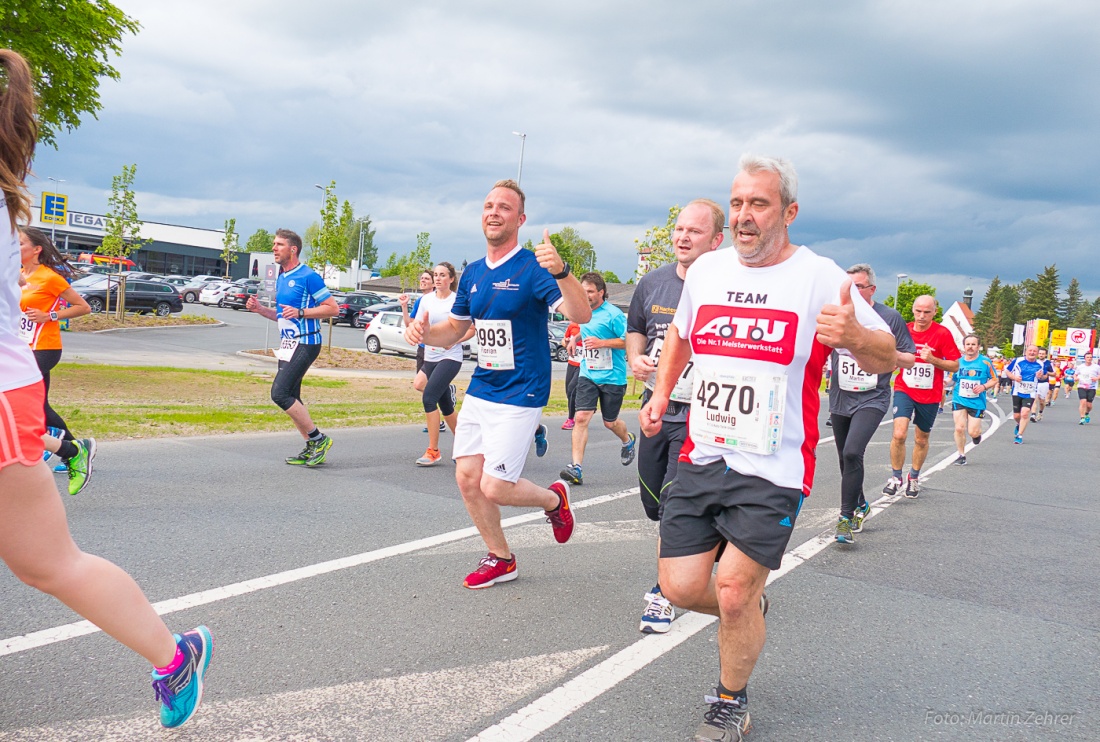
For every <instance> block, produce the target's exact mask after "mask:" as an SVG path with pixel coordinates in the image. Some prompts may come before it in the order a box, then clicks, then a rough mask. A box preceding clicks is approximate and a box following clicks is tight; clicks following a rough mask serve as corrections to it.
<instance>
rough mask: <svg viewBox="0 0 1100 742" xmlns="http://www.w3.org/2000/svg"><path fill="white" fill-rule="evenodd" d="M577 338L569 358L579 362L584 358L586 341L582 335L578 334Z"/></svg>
mask: <svg viewBox="0 0 1100 742" xmlns="http://www.w3.org/2000/svg"><path fill="white" fill-rule="evenodd" d="M576 338H577V342H575V343H573V352H572V353H570V354H569V360H570V361H572V362H573V363H577V364H579V363H580V362H581V361H582V360H584V342H583V341H582V340H581V336H580V335H577V336H576Z"/></svg>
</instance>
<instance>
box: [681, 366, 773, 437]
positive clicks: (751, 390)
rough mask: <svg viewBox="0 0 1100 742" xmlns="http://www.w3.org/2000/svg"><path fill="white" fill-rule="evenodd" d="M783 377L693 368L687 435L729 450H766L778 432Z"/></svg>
mask: <svg viewBox="0 0 1100 742" xmlns="http://www.w3.org/2000/svg"><path fill="white" fill-rule="evenodd" d="M786 393H787V377H786V375H783V374H745V373H738V372H719V371H714V370H710V369H700V368H698V367H697V368H696V369H695V382H694V385H693V392H692V400H691V436H692V438H695V439H696V440H697V441H698V442H699V443H703V444H706V445H711V446H719V447H722V448H728V449H730V450H731V451H741V452H743V453H756V454H763V455H769V454H773V453H775V452H776V451H777V450H779V441H780V439H781V438H782V437H783V409H784V405H785V399H786Z"/></svg>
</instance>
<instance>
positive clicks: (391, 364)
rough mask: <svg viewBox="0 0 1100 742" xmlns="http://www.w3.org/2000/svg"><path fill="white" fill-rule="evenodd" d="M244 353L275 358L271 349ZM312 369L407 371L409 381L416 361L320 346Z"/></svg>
mask: <svg viewBox="0 0 1100 742" xmlns="http://www.w3.org/2000/svg"><path fill="white" fill-rule="evenodd" d="M246 352H247V353H254V354H256V355H266V356H267V357H268V358H274V357H275V351H273V350H272V349H271V348H268V349H267V350H266V351H265V350H264V349H263V348H256V349H253V350H248V351H246ZM312 368H350V369H357V370H367V371H370V370H374V371H408V372H409V378H410V379H411V378H412V374H413V372H414V371H415V370H416V361H414V360H413V359H412V358H406V357H405V356H397V355H387V354H383V353H371V352H369V351H367V350H358V349H356V348H340V347H332V348H329V347H328V346H327V345H322V347H321V353H320V355H318V356H317V360H316V361H314V362H313V366H312Z"/></svg>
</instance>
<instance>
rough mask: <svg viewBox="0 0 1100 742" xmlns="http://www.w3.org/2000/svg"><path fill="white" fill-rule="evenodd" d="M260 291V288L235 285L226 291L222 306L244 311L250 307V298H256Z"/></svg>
mask: <svg viewBox="0 0 1100 742" xmlns="http://www.w3.org/2000/svg"><path fill="white" fill-rule="evenodd" d="M259 291H260V287H259V286H241V285H239V284H233V285H231V286H230V287H229V288H228V289H227V290H226V292H225V296H223V297H222V302H221V306H223V307H230V308H231V309H244V308H245V307H246V306H248V297H250V296H255V295H256V294H257V293H259Z"/></svg>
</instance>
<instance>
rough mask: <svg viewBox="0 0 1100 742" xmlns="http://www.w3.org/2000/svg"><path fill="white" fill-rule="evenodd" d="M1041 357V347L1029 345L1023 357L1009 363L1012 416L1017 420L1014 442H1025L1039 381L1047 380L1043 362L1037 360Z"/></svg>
mask: <svg viewBox="0 0 1100 742" xmlns="http://www.w3.org/2000/svg"><path fill="white" fill-rule="evenodd" d="M1038 357H1039V348H1038V347H1037V346H1034V345H1029V346H1027V349H1026V350H1024V357H1023V358H1013V359H1012V362H1011V363H1009V364H1008V378H1010V379H1012V382H1013V383H1012V418H1013V419H1014V420H1015V421H1016V433H1015V435H1016V437H1015V439H1014V440H1013V442H1014V443H1023V442H1024V431H1025V430H1027V423H1028V420H1029V419H1030V416H1031V407H1032V405H1034V404H1035V396H1036V394H1037V391H1036V390H1037V387H1038V385H1039V382H1041V381H1046V380H1047V375H1046V372H1045V371H1044V370H1043V364H1041V363H1039V361H1038V360H1036V359H1037V358H1038Z"/></svg>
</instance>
